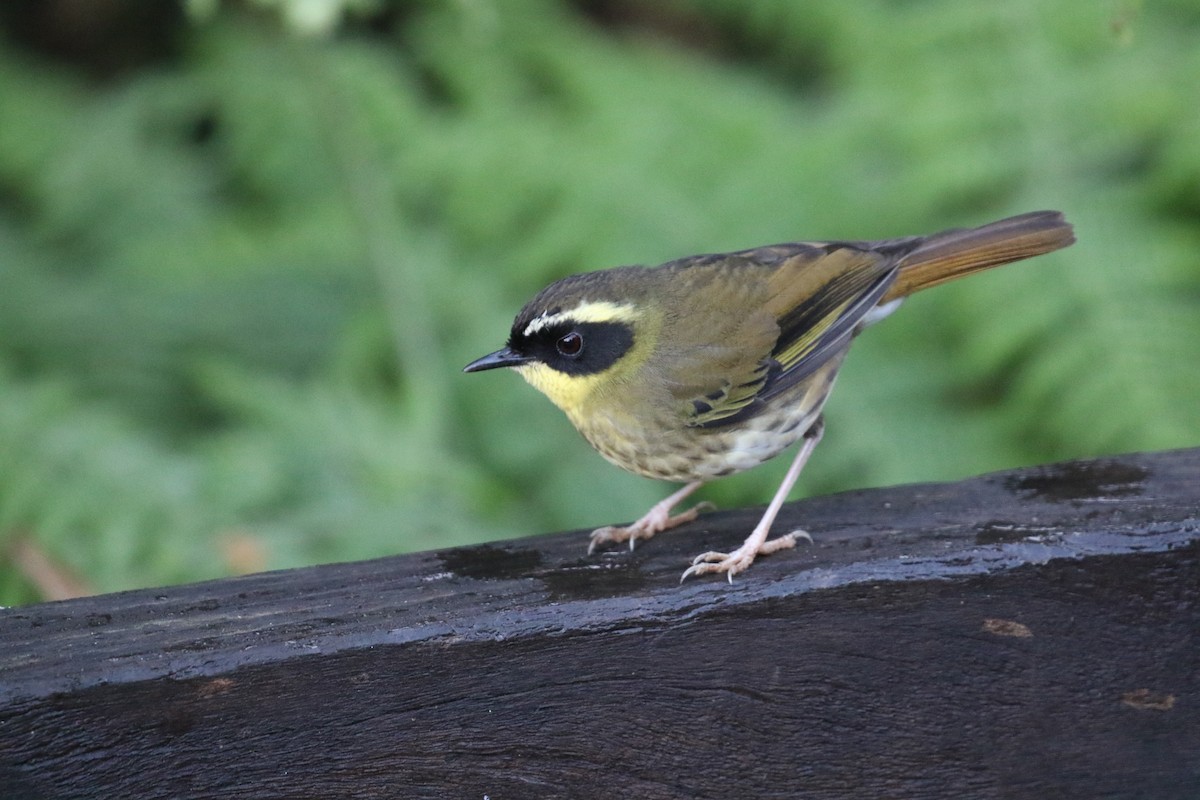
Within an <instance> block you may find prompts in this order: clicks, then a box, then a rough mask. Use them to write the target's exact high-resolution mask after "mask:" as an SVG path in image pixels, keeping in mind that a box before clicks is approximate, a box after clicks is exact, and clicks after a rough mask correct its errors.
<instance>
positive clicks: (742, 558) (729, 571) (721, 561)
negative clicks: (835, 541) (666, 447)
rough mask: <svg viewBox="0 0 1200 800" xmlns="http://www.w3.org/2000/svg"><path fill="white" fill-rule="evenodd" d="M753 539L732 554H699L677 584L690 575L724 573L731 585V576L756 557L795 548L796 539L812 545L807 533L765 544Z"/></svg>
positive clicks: (780, 537) (786, 536)
mask: <svg viewBox="0 0 1200 800" xmlns="http://www.w3.org/2000/svg"><path fill="white" fill-rule="evenodd" d="M754 539H755V537H754V536H753V535H752V536H751V537H750V538H749V539H747V540H746V541H745V542H744V543H743V544H742V546H741V547H739V548H738V549H737V550H734V551H733V552H732V553H718V552H716V551H712V550H710V551H709V552H707V553H701V554H700V555H698V556H696V557H695V558H694V559H692V565H691V566H690V567H688V568H687V569H686V570H685V571H684V573H683V575H682V576H680V578H679V582H680V583H683V582H684V581H685V580H687V579H688V577H689V576H691V575H707V574H709V573H710V572H724V573H725V575H726V577H728V578H729V582H730V583H733V576H734V575H737V574H738V573H739V572H744V571H745V570H746V569H747V568H748V567H749V566H750V565H751V564H753V563H754V559H755V557H757V556H765V555H770V554H771V553H774V552H776V551H777V550H787V549H788V548H791V547H795V546H796V540H797V539H807V540H808V543H809V544H812V540H813V539H812V537H811V536H809V535H808V532H807V531H792V532H791V533H789V534H786V535H784V536H779V537H777V538H775V539H771V540H770V541H767V542H755V541H754Z"/></svg>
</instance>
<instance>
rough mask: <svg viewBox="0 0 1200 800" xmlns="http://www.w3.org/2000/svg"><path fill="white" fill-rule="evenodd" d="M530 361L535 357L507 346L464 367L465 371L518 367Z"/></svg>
mask: <svg viewBox="0 0 1200 800" xmlns="http://www.w3.org/2000/svg"><path fill="white" fill-rule="evenodd" d="M530 361H533V359H532V358H530V357H529V356H523V355H521V354H520V353H515V352H513V350H512V349H511V348H508V347H505V348H503V349H500V350H497V351H496V352H494V353H488V354H487V355H486V356H484V357H483V358H477V359H475V360H474V361H472V362H471V363H470V364H467V365H466V366H465V367H463V372H482V371H483V370H485V369H497V368H498V367H516V366H519V365H521V364H528V363H529V362H530Z"/></svg>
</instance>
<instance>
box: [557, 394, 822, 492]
mask: <svg viewBox="0 0 1200 800" xmlns="http://www.w3.org/2000/svg"><path fill="white" fill-rule="evenodd" d="M807 399H808V398H801V400H800V401H799V402H796V403H794V404H789V405H786V406H783V407H781V408H773V409H770V410H768V411H765V412H763V413H762V414H759V415H756V416H754V417H751V418H750V419H748V420H745V421H743V422H740V423H738V424H736V425H732V426H729V427H727V428H682V427H681V428H677V429H674V430H662V429H660V430H657V431H656V432H655V433H654V434H652V435H651V434H649V433H647V432H645V431H622V432H621V433H620V434H617V435H614V431H613V429H612V428H608V427H605V428H604V429H603V430H602V429H599V428H597V427H592V426H589V428H588V429H585V428H584V427H580V431H581V432H582V433H583V435H584V437H585V438H587V440H588V442H589V443H591V445H592V447H594V448H596V450H597V451H598V452H599V453H600V455H602V456H604V457H605V458H606V459H608V460H609V461H610V462H612V463H613V464H616V465H617V466H618V467H621V468H622V469H625V470H628V471H629V472H633V473H636V474H638V475H644V476H646V477H647V478H657V479H659V480H666V481H677V482H681V483H686V482H690V481H708V480H712V479H713V478H720V477H724V476H726V475H733V474H735V473H738V472H742V471H743V470H747V469H751V468H752V467H757V466H758V465H759V464H762V463H763V462H765V461H769V460H770V459H772V458H774V457H775V456H777V455H779V454H780V453H781V452H782V451H783V450H785V449H787V448H788V447H789V446H790V445H792V444H793V443H795V442H796V440H797V439H799V438H800V437H802V436H803V435H804V434H805V433H806V432H807V431H808V429H809V428H810V427H812V425H813V423H814V422H816V420H817V417H819V416H820V414H821V406H822V405H823V399H824V398H822V402H819V403H816V404H813V403H812V402H804V400H807Z"/></svg>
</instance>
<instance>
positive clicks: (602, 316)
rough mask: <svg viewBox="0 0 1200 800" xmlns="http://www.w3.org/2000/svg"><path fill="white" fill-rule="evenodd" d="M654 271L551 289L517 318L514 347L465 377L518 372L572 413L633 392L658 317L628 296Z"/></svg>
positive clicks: (589, 278)
mask: <svg viewBox="0 0 1200 800" xmlns="http://www.w3.org/2000/svg"><path fill="white" fill-rule="evenodd" d="M648 272H649V271H648V270H645V269H642V268H640V267H625V268H620V269H611V270H605V271H603V272H591V273H586V274H583V275H574V276H572V277H570V278H564V279H563V280H560V281H558V282H556V283H553V284H551V285H550V286H547V287H546V288H545V289H543V290H542V291H541V292H539V293H538V295H537V296H536V297H534V298H533V299H532V300H530V301H529V302H528V303H526V304H525V307H524V308H523V309H521V312H520V313H519V314H517V317H516V319H515V320H514V321H513V326H512V331H511V332H510V333H509V337H508V343H507V344H506V345H505V346H504V347H503V348H501V349H500V350H497V351H496V352H494V353H490V354H488V355H486V356H484V357H483V358H480V359H476V360H475V361H472V362H471V363H470V364H468V365H467V366H466V367H464V370H463V371H464V372H479V371H481V370H485V369H495V368H497V367H512V368H513V369H515V370H516V371H517V372H519V373H520V374H521V376H522V377H523V378H525V380H527V381H528V382H529V383H530V385H532V386H533V387H534V388H536V389H537V390H538V391H540V392H542V393H543V394H545V395H546V396H547V397H549V398H550V400H551V401H552V402H553V403H554V404H555V405H557V406H558V407H559V408H561V409H562V410H563V411H565V412H567V414H568V415H569V416H572V417H574V416H575V415H576V414H580V413H583V411H584V409H585V408H586V407H587V406H588V404H589V403H590V402H591V401H594V400H596V399H597V398H598V397H600V396H603V395H606V394H608V393H610V392H614V391H618V390H620V389H621V388H622V387H627V386H628V384H629V382H630V381H631V380H632V379H633V378H634V377H635V375H636V373H637V369H638V367H639V366H641V365H642V364H644V362H645V360H646V356H647V355H648V354H649V352H650V349H651V348H652V347H653V342H654V340H655V338H656V337H657V333H658V329H659V327H660V325H659V321H660V317H659V316H658V315H655V314H653V313H651V310H650V309H649V308H647V307H646V305H645V303H644V299H643V298H644V294H642V293H641V292H633V291H630V289H631V286H630V285H631V283H636V282H639V281H640V279H642V278H643V277H644V276H646V273H648Z"/></svg>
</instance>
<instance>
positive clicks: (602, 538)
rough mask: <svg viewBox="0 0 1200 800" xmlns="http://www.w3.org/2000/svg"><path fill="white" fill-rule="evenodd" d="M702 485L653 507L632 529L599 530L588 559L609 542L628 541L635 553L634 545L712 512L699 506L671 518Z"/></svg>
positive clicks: (695, 484) (696, 484) (706, 505)
mask: <svg viewBox="0 0 1200 800" xmlns="http://www.w3.org/2000/svg"><path fill="white" fill-rule="evenodd" d="M702 483H703V481H692V482H691V483H689V484H688V485H687V486H684V487H683V488H682V489H680V490H679V491H677V492H675V494H673V495H671V496H670V497H667V498H665V499H663V500H660V501H659V502H657V503H655V504H654V505H653V506H651V507H650V510H649V511H647V512H646V514H645V516H643V517H642V518H641V519H639V520H638V521H637V522H634V523H633V524H631V525H629V526H628V527H625V528H619V527H616V526H614V525H609V526H608V527H605V528H597V529H596V530H594V531H592V541H591V544H589V545H588V555H591V554H592V552H593V551H594V550H595V549H596V546H597V545H601V544H606V543H608V542H624V541H626V540H628V541H629V549H630V550H632V549H633V545H634V543H635V542H636V541H637V540H638V539H649V538H650V537H651V536H653V535H654V534H656V533H658V532H659V531H665V530H667V529H669V528H674V527H675V526H676V525H682V524H683V523H685V522H691V521H692V520H694V519H695V518H696V516H697V515H698V514H699V513H700V512H701V511H703V510H704V509H706V508H712V503H698V504H696V505H694V506H692V507H691V508H689V509H688V510H687V511H684V512H682V513H680V514H676V515H675V516H673V517H672V516H671V509H672V508H674V507H675V506H677V505H679V504H680V503H682V502H683V501H684V500H685V499H686V498H687V496H688V495H690V494H691V493H692V492H694V491H696V490H697V489H699V488H700V486H701V484H702Z"/></svg>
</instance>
